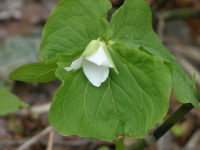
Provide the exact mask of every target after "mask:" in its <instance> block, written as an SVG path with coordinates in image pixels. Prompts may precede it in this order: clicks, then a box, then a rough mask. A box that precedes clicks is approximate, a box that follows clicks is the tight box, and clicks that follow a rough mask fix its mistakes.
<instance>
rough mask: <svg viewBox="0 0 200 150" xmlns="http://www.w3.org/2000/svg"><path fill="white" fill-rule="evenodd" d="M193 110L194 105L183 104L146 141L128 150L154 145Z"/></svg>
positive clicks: (138, 149)
mask: <svg viewBox="0 0 200 150" xmlns="http://www.w3.org/2000/svg"><path fill="white" fill-rule="evenodd" d="M192 108H194V107H193V106H192V104H190V103H188V104H183V105H182V106H181V107H180V108H179V109H178V110H177V111H176V112H174V113H173V114H172V115H171V116H170V117H169V118H168V119H167V120H165V122H164V123H163V124H161V125H160V126H159V127H158V128H157V129H156V130H155V131H154V132H153V133H151V134H149V135H148V136H147V137H145V138H144V139H141V140H139V141H138V142H136V143H134V144H132V145H130V146H128V147H127V148H126V150H142V149H143V148H145V147H147V146H149V145H153V144H154V143H155V142H156V141H157V140H158V139H159V138H160V137H162V136H163V135H164V134H165V133H166V132H167V131H168V130H169V129H170V128H171V127H172V126H174V125H175V124H176V123H177V122H178V121H179V120H180V119H182V117H183V116H184V115H186V114H187V113H188V112H189V111H190V110H191V109H192Z"/></svg>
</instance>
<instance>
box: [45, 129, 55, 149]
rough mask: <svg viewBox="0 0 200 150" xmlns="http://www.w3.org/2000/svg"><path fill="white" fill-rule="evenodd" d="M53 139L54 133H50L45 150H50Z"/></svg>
mask: <svg viewBox="0 0 200 150" xmlns="http://www.w3.org/2000/svg"><path fill="white" fill-rule="evenodd" d="M53 138H54V132H53V131H51V132H50V134H49V141H48V145H47V150H52V146H53Z"/></svg>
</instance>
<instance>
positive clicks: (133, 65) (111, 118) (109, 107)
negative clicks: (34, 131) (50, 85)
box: [9, 0, 200, 149]
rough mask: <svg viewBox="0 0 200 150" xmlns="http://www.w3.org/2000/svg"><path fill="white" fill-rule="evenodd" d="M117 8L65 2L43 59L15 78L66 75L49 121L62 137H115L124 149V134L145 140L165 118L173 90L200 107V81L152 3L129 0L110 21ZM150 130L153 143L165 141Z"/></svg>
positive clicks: (98, 2) (98, 0) (49, 29)
mask: <svg viewBox="0 0 200 150" xmlns="http://www.w3.org/2000/svg"><path fill="white" fill-rule="evenodd" d="M111 7H112V5H111V3H110V2H109V0H84V1H83V0H61V1H60V2H59V3H58V4H57V5H56V6H55V8H54V9H53V11H52V13H51V15H50V17H49V19H48V21H47V22H46V24H45V26H44V28H43V35H42V42H41V45H40V51H39V57H40V60H41V62H37V63H31V64H26V65H23V66H21V67H19V68H17V69H16V70H14V71H13V72H12V73H11V74H10V77H9V78H10V79H11V80H20V81H29V82H30V81H31V82H48V81H51V80H53V79H55V78H58V79H59V80H60V81H61V82H62V85H61V86H60V87H59V89H58V90H57V91H56V92H55V95H54V98H53V101H52V104H51V108H50V111H49V123H50V124H51V125H52V126H53V127H54V128H55V129H56V130H57V131H58V132H59V133H60V134H61V135H64V136H68V135H78V136H81V137H92V138H98V139H101V140H106V141H114V142H117V146H116V147H117V149H123V139H128V140H132V139H137V138H142V137H145V136H146V135H147V134H148V132H149V131H150V130H151V129H153V128H154V127H155V125H156V124H159V123H160V122H162V121H163V120H164V117H165V116H166V114H167V111H168V107H169V98H170V93H171V91H172V90H173V92H174V93H175V96H176V98H177V100H178V101H179V102H180V103H187V104H188V105H189V106H191V107H196V108H199V107H200V106H199V102H198V98H197V97H198V96H197V94H196V86H195V81H194V78H193V80H191V79H190V77H189V76H188V75H187V74H186V73H185V72H184V70H183V69H182V68H181V67H180V65H179V64H178V63H177V61H176V60H175V58H174V56H173V55H172V54H171V53H170V52H169V51H168V50H167V49H166V48H165V47H164V46H163V45H162V42H161V41H160V39H159V38H158V36H157V35H156V33H155V32H154V30H153V29H152V22H151V19H152V15H151V9H150V6H149V4H148V3H147V2H145V0H125V2H124V4H123V5H122V6H121V7H120V8H119V9H118V10H117V11H116V12H115V13H114V14H113V15H112V18H111V20H110V21H107V14H108V11H109V10H110V9H111ZM185 105H186V104H184V106H185ZM185 110H186V109H185ZM188 110H189V109H188ZM148 135H149V136H147V138H145V142H146V145H148V144H151V143H152V141H155V140H157V139H158V137H157V136H155V135H154V134H153V135H152V134H148ZM160 135H161V134H160ZM148 139H150V140H148ZM138 149H139V148H138Z"/></svg>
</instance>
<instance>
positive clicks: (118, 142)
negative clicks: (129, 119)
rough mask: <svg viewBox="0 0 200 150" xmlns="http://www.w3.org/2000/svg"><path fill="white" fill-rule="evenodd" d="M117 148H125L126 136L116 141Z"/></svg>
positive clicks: (120, 149)
mask: <svg viewBox="0 0 200 150" xmlns="http://www.w3.org/2000/svg"><path fill="white" fill-rule="evenodd" d="M115 150H124V138H123V139H121V140H119V141H117V142H116V148H115Z"/></svg>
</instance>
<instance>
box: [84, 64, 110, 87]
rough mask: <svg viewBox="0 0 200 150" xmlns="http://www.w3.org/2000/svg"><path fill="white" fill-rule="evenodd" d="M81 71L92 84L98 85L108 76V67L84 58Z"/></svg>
mask: <svg viewBox="0 0 200 150" xmlns="http://www.w3.org/2000/svg"><path fill="white" fill-rule="evenodd" d="M83 72H84V74H85V76H86V77H87V78H88V80H89V81H90V82H91V83H92V84H93V85H94V86H96V87H99V86H100V85H101V83H102V82H104V81H105V80H106V79H107V78H108V74H109V68H108V67H103V66H98V65H96V64H94V63H92V62H90V61H87V60H84V61H83Z"/></svg>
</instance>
